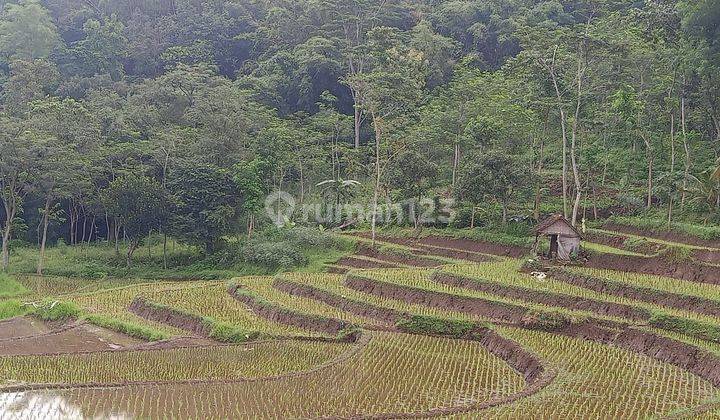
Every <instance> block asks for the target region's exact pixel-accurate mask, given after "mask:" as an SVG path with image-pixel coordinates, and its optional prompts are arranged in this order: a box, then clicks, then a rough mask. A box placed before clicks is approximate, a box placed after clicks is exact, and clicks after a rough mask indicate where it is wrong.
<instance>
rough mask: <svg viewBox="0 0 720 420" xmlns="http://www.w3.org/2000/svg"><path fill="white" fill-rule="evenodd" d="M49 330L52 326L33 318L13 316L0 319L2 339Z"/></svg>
mask: <svg viewBox="0 0 720 420" xmlns="http://www.w3.org/2000/svg"><path fill="white" fill-rule="evenodd" d="M49 331H50V328H49V327H48V326H47V325H45V324H44V323H43V322H40V321H38V320H36V319H32V318H13V319H7V320H4V321H0V341H2V340H7V339H12V338H19V337H26V336H30V335H37V334H43V333H47V332H49Z"/></svg>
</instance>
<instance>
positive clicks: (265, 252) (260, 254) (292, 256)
mask: <svg viewBox="0 0 720 420" xmlns="http://www.w3.org/2000/svg"><path fill="white" fill-rule="evenodd" d="M241 255H242V259H243V260H244V261H245V262H249V263H251V264H258V265H262V266H264V267H268V268H291V267H297V266H300V265H303V264H306V263H307V258H305V255H304V254H303V253H302V251H301V250H300V248H299V247H298V246H297V245H295V244H293V243H291V242H286V241H283V242H263V241H260V240H251V241H248V242H247V243H246V244H245V245H243V247H242V251H241Z"/></svg>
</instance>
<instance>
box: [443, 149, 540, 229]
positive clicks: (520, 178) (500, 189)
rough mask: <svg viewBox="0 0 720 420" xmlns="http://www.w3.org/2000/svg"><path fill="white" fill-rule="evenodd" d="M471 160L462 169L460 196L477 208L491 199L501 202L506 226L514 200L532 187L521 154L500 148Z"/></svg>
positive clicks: (458, 191)
mask: <svg viewBox="0 0 720 420" xmlns="http://www.w3.org/2000/svg"><path fill="white" fill-rule="evenodd" d="M468 160H469V161H470V162H472V163H470V164H468V165H466V166H464V167H463V168H462V171H461V174H460V179H459V180H458V189H457V192H456V195H457V198H458V199H460V200H462V201H465V202H468V203H470V204H472V205H473V208H476V207H477V206H479V205H480V204H481V203H484V202H487V201H488V200H490V201H494V202H496V203H498V204H500V206H501V207H502V223H503V225H505V224H506V223H507V220H508V206H509V204H510V202H511V200H512V199H513V198H515V197H517V195H518V194H520V193H522V192H524V191H527V190H528V188H529V187H530V177H529V173H528V171H527V170H526V169H525V168H524V165H522V163H521V161H520V159H518V158H517V157H515V156H511V155H508V154H506V153H502V152H500V151H496V150H495V151H491V152H489V153H487V154H485V155H483V156H473V158H472V159H468ZM473 222H474V210H473ZM473 226H474V223H473Z"/></svg>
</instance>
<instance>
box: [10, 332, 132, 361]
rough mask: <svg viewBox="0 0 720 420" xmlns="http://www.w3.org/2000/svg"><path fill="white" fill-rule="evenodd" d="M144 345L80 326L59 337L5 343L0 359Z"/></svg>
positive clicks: (50, 336) (59, 334)
mask: <svg viewBox="0 0 720 420" xmlns="http://www.w3.org/2000/svg"><path fill="white" fill-rule="evenodd" d="M141 343H142V341H140V340H136V339H133V338H131V337H128V336H125V335H122V334H119V333H115V332H113V331H110V330H106V329H104V328H100V327H96V326H94V325H90V324H79V325H76V326H74V327H73V328H69V329H66V330H62V331H61V332H58V333H48V334H45V335H39V336H35V337H27V338H18V339H14V340H7V341H3V342H2V344H0V356H19V355H42V354H66V353H77V352H87V351H103V350H117V349H121V348H125V347H131V346H136V345H139V344H141Z"/></svg>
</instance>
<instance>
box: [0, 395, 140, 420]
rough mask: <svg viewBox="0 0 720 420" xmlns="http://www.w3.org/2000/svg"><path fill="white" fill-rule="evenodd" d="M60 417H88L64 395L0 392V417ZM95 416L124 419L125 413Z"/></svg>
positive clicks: (74, 419)
mask: <svg viewBox="0 0 720 420" xmlns="http://www.w3.org/2000/svg"><path fill="white" fill-rule="evenodd" d="M6 418H12V419H18V420H21V419H38V420H40V419H43V420H44V419H48V420H52V419H62V420H82V419H86V418H88V417H87V416H85V415H83V412H82V409H80V407H78V406H76V405H74V404H73V403H71V402H70V401H68V400H67V399H65V398H64V397H62V396H60V395H58V394H55V393H51V392H47V391H45V392H41V393H35V392H12V393H5V394H0V419H6ZM95 418H103V419H111V420H125V419H130V418H131V417H130V416H127V415H103V416H100V417H98V416H96V417H95Z"/></svg>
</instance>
